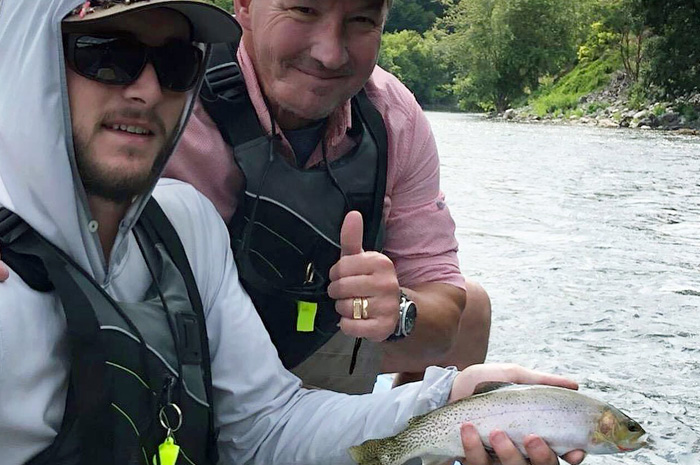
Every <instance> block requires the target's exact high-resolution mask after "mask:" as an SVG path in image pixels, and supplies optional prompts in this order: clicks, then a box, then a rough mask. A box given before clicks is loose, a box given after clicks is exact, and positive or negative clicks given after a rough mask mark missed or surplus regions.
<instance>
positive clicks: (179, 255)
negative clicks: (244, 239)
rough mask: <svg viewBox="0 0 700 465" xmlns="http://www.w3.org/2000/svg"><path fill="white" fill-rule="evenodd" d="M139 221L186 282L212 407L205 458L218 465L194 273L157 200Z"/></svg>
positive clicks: (206, 342) (205, 339)
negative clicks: (166, 253)
mask: <svg viewBox="0 0 700 465" xmlns="http://www.w3.org/2000/svg"><path fill="white" fill-rule="evenodd" d="M140 221H141V224H142V225H143V226H144V228H145V229H146V232H147V233H148V234H149V235H156V237H158V238H160V240H161V241H162V243H163V245H164V246H165V249H166V250H167V252H168V255H170V257H171V258H172V260H173V262H174V263H175V266H177V269H178V270H179V271H180V273H182V277H183V278H184V280H185V285H186V286H187V294H188V296H189V298H190V302H191V304H192V309H193V310H194V312H195V314H196V315H197V319H198V320H199V321H198V323H199V329H200V334H199V336H200V340H201V342H202V346H203V347H202V357H203V362H204V363H203V364H202V366H203V367H204V378H205V383H204V385H205V389H206V393H207V400H208V401H209V403H210V405H212V408H211V409H210V410H209V411H210V415H209V430H210V432H211V434H210V435H209V437H210V444H209V445H208V450H207V455H208V458H209V461H210V462H211V463H218V461H219V455H218V449H217V444H216V441H217V437H216V436H217V435H216V430H215V426H214V417H213V415H212V414H211V412H213V411H214V407H213V402H214V397H213V392H212V376H211V357H210V352H209V339H208V336H207V331H206V321H205V318H204V307H203V305H202V298H201V296H200V294H199V289H198V287H197V282H196V280H195V278H194V273H193V272H192V268H191V267H190V262H189V260H188V259H187V253H186V252H185V248H184V246H183V245H182V241H180V237H179V236H178V234H177V231H176V230H175V228H174V227H173V225H172V223H171V222H170V220H168V217H167V216H166V215H165V213H164V212H163V209H162V208H160V205H158V202H156V200H155V199H154V198H153V197H151V198H150V200H149V201H148V203H147V204H146V206H145V207H144V210H143V213H142V214H141V218H140Z"/></svg>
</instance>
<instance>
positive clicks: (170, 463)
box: [153, 403, 182, 465]
mask: <svg viewBox="0 0 700 465" xmlns="http://www.w3.org/2000/svg"><path fill="white" fill-rule="evenodd" d="M168 408H170V409H171V410H172V412H174V414H175V417H176V418H177V422H176V423H175V425H174V427H173V426H171V425H170V421H169V420H168V415H167V413H166V409H168ZM158 419H159V420H160V424H161V426H163V428H165V431H166V433H165V441H163V443H162V444H160V445H159V446H158V454H157V455H154V456H153V465H175V464H176V463H177V457H178V456H179V455H180V446H178V445H177V444H175V435H174V433H175V432H177V430H179V429H180V427H181V426H182V410H180V407H178V406H177V404H173V403H168V404H166V405H164V406H163V407H161V409H160V412H159V413H158Z"/></svg>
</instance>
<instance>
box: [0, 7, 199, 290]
mask: <svg viewBox="0 0 700 465" xmlns="http://www.w3.org/2000/svg"><path fill="white" fill-rule="evenodd" d="M82 3H83V2H81V1H80V0H0V44H2V47H0V83H1V84H0V87H1V90H0V205H2V206H4V207H6V208H8V209H10V210H12V211H14V212H15V213H17V214H18V215H19V216H21V217H22V218H23V219H24V220H25V221H26V222H27V223H29V224H30V225H31V226H32V227H33V228H34V229H35V230H37V231H38V232H39V233H40V234H41V235H43V236H44V237H45V238H46V239H48V240H49V241H51V242H52V243H54V244H55V245H56V246H58V247H59V248H61V249H62V250H63V251H65V252H66V253H68V254H69V255H70V256H71V257H72V258H73V259H74V260H75V261H76V262H77V263H78V264H79V265H81V266H82V267H83V268H85V270H86V271H88V272H89V273H90V274H92V275H93V277H94V278H95V279H96V280H97V281H98V282H103V281H104V280H105V278H106V270H107V263H106V261H105V258H104V257H103V253H102V248H101V246H100V241H99V238H98V236H97V233H96V232H94V231H93V232H91V231H90V229H89V227H88V224H89V223H90V222H91V221H92V218H91V215H90V210H89V209H88V206H87V201H86V195H85V191H84V189H83V186H82V183H81V182H80V179H79V177H78V175H77V170H76V164H75V157H74V152H73V140H72V135H71V129H70V128H71V123H70V111H69V105H68V96H67V93H66V77H65V66H64V59H63V47H62V45H61V44H62V40H61V20H62V19H63V18H64V17H65V16H67V15H68V14H69V13H70V12H71V11H72V10H73V9H74V8H76V7H78V6H80V5H81V4H82ZM196 89H198V86H197V87H196V88H195V90H196ZM194 95H196V93H195V91H194V90H193V91H192V92H191V93H190V99H189V101H188V104H187V105H186V107H185V111H184V113H183V115H182V118H181V121H180V127H179V129H178V137H176V138H175V140H177V139H178V138H179V134H181V133H182V129H183V127H184V123H185V121H186V117H187V116H188V115H189V112H190V111H191V107H192V102H193V98H192V97H193V96H194ZM171 152H172V150H171ZM148 197H150V193H149V194H148V195H145V196H141V197H140V198H137V199H136V200H135V201H134V203H133V205H132V206H131V208H130V209H129V211H128V213H127V215H126V217H125V218H124V221H123V222H122V227H121V228H120V232H119V235H118V236H117V238H116V241H115V243H114V247H113V251H114V252H113V253H112V255H113V257H112V264H114V262H115V261H119V260H120V256H119V254H120V252H119V251H120V249H123V247H121V248H120V247H119V246H120V244H121V243H122V242H123V241H124V238H125V235H126V233H128V232H129V231H130V229H131V228H132V227H133V225H134V223H135V222H136V219H137V218H138V215H139V213H140V212H141V210H142V208H143V206H144V204H145V202H146V201H147V200H148Z"/></svg>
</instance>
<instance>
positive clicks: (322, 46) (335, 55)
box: [311, 18, 349, 70]
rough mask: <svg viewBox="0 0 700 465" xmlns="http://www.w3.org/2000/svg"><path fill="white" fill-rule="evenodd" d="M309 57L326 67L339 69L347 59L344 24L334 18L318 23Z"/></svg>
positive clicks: (344, 64)
mask: <svg viewBox="0 0 700 465" xmlns="http://www.w3.org/2000/svg"><path fill="white" fill-rule="evenodd" d="M311 57H312V58H313V59H315V60H317V61H318V62H320V63H321V64H323V66H324V67H325V68H327V69H334V70H337V69H340V68H343V67H344V66H346V65H347V63H348V60H349V54H348V38H347V31H346V28H345V24H344V23H343V21H342V20H337V19H335V18H333V19H330V20H328V21H324V22H322V23H321V24H319V27H318V28H317V33H316V34H315V40H314V44H313V46H312V47H311Z"/></svg>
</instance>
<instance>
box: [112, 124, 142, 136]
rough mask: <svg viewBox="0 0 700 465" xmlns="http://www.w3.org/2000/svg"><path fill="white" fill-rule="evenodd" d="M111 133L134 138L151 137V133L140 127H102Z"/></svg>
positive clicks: (117, 125) (114, 125)
mask: <svg viewBox="0 0 700 465" xmlns="http://www.w3.org/2000/svg"><path fill="white" fill-rule="evenodd" d="M104 127H105V128H107V129H111V130H112V131H119V132H124V133H126V134H133V135H136V136H152V135H153V132H152V131H151V130H149V129H146V128H144V127H141V126H131V125H126V124H109V125H105V126H104Z"/></svg>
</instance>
